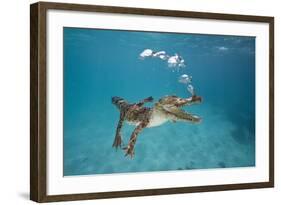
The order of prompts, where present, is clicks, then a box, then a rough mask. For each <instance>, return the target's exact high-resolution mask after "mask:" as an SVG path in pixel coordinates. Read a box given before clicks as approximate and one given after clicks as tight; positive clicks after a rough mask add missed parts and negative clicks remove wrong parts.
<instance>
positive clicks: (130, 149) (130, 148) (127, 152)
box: [123, 145, 135, 159]
mask: <svg viewBox="0 0 281 205" xmlns="http://www.w3.org/2000/svg"><path fill="white" fill-rule="evenodd" d="M123 150H125V156H130V157H131V159H132V158H133V157H134V155H135V151H134V147H133V146H130V145H128V146H127V147H124V148H123Z"/></svg>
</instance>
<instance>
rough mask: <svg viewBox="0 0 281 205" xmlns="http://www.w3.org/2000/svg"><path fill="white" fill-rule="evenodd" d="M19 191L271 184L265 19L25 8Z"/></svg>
mask: <svg viewBox="0 0 281 205" xmlns="http://www.w3.org/2000/svg"><path fill="white" fill-rule="evenodd" d="M30 14H31V18H30V23H31V24H30V42H31V47H30V62H31V87H30V94H31V105H30V108H31V113H30V115H31V116H30V119H31V136H30V160H31V165H30V193H31V194H30V198H31V200H34V201H37V202H52V201H64V200H83V199H99V198H113V197H130V196H145V195H159V194H176V193H189V192H206V191H221V190H234V189H249V188H265V187H273V186H274V127H273V126H274V81H273V80H274V68H273V66H274V65H273V64H274V18H273V17H264V16H247V15H234V14H217V13H201V12H187V11H173V10H156V9H143V8H124V7H107V6H95V5H80V4H62V3H47V2H40V3H35V4H32V5H31V13H30Z"/></svg>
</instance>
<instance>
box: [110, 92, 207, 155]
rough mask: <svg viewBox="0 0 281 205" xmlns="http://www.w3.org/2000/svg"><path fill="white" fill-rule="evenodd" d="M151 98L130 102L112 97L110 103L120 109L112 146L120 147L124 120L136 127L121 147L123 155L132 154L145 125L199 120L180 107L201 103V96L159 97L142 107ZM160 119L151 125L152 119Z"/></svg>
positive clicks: (195, 121)
mask: <svg viewBox="0 0 281 205" xmlns="http://www.w3.org/2000/svg"><path fill="white" fill-rule="evenodd" d="M152 101H153V98H152V97H148V98H146V99H144V100H142V101H140V102H139V103H134V104H130V103H128V102H127V101H125V100H124V99H122V98H120V97H113V98H112V103H113V104H115V105H116V106H117V108H118V109H119V111H120V117H119V122H118V125H117V129H116V134H115V138H114V142H113V145H112V146H113V147H115V148H116V149H117V148H121V145H122V137H121V129H122V126H123V124H124V121H127V122H128V123H130V124H134V125H135V126H136V128H135V129H134V131H133V133H132V134H131V137H130V140H129V142H128V145H127V146H125V147H124V148H123V149H124V150H125V156H130V157H131V158H133V156H134V147H135V144H136V140H137V137H138V135H139V133H140V132H141V131H142V130H143V129H144V128H146V127H152V126H159V125H161V124H163V123H164V122H166V121H172V122H177V121H186V122H191V123H199V122H200V121H201V119H200V117H198V116H196V115H193V114H189V113H187V112H185V111H184V110H182V109H180V108H181V107H183V106H186V105H192V104H195V103H201V101H202V100H201V97H199V96H195V95H194V96H192V97H189V98H180V97H177V96H165V97H163V98H161V99H160V100H159V101H158V102H157V103H155V105H154V106H153V107H152V108H149V107H143V105H144V104H145V103H147V102H152ZM155 118H157V119H161V120H162V121H163V122H160V123H158V124H157V125H152V124H153V122H152V121H153V120H154V119H155Z"/></svg>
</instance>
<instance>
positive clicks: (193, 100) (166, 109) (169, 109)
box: [155, 95, 202, 123]
mask: <svg viewBox="0 0 281 205" xmlns="http://www.w3.org/2000/svg"><path fill="white" fill-rule="evenodd" d="M201 102H202V98H201V97H200V96H195V95H194V96H192V97H189V98H180V97H177V96H174V95H173V96H165V97H163V98H161V99H160V100H159V101H158V102H157V103H156V104H155V109H156V110H157V111H158V112H161V113H162V114H163V115H164V116H165V117H166V118H168V119H169V120H171V121H174V122H176V121H186V122H192V123H199V122H201V118H200V117H198V116H197V115H194V114H190V113H188V112H186V111H184V110H183V109H181V108H182V107H183V106H187V105H192V104H197V103H201Z"/></svg>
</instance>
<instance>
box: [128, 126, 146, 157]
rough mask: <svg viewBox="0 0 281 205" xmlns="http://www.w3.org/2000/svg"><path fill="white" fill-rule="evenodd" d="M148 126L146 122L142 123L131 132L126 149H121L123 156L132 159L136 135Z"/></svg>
mask: <svg viewBox="0 0 281 205" xmlns="http://www.w3.org/2000/svg"><path fill="white" fill-rule="evenodd" d="M147 125H148V122H142V123H141V124H139V125H138V126H137V127H136V128H135V130H134V131H133V133H132V135H131V137H130V141H129V143H128V145H127V147H124V148H123V149H124V150H125V156H128V155H129V156H130V157H131V158H133V156H134V154H135V152H134V147H135V144H136V141H137V137H138V134H139V133H140V132H141V131H142V130H143V128H145V127H146V126H147Z"/></svg>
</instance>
